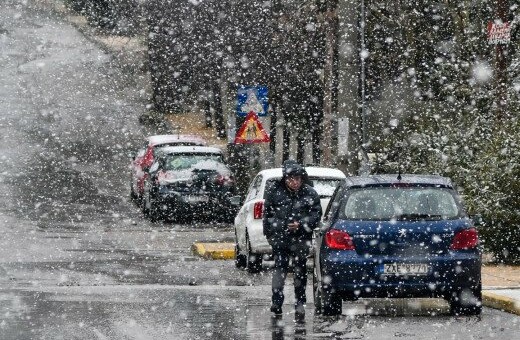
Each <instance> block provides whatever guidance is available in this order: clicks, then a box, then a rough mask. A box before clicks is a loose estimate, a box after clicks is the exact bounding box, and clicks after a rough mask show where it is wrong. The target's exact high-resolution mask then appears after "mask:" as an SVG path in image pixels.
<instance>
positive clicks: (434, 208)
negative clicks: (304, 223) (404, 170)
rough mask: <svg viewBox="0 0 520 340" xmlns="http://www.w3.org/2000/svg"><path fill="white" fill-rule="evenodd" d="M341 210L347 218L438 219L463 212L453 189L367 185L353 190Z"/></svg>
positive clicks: (346, 197)
mask: <svg viewBox="0 0 520 340" xmlns="http://www.w3.org/2000/svg"><path fill="white" fill-rule="evenodd" d="M340 214H341V215H342V216H341V217H340V218H342V219H347V220H417V219H427V220H436V219H451V218H456V217H458V216H459V215H460V214H461V212H460V210H459V205H458V204H457V199H456V196H455V193H454V192H453V190H450V189H446V188H438V187H406V188H404V187H367V188H361V189H352V190H349V191H348V193H347V195H346V196H345V197H344V198H343V201H342V205H341V209H340Z"/></svg>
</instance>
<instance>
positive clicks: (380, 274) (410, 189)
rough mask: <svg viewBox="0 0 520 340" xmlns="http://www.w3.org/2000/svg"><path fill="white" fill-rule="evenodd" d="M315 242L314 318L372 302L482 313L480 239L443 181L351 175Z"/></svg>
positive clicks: (339, 190)
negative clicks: (414, 301)
mask: <svg viewBox="0 0 520 340" xmlns="http://www.w3.org/2000/svg"><path fill="white" fill-rule="evenodd" d="M314 243H315V254H314V275H313V278H314V280H313V289H314V302H315V308H316V312H317V313H319V314H320V313H321V314H323V315H337V314H341V310H342V300H356V299H358V298H377V297H381V298H384V297H395V298H406V297H442V298H444V299H446V300H447V301H448V302H449V304H450V310H451V313H452V314H454V315H475V314H480V312H481V310H482V293H481V291H482V285H481V251H480V249H479V241H478V233H477V230H476V228H475V225H474V222H473V221H472V219H470V218H469V217H468V215H467V214H466V211H465V209H464V207H463V204H462V201H461V199H460V197H459V195H458V194H457V192H456V190H455V189H454V187H453V185H452V183H451V181H450V179H448V178H446V177H441V176H427V175H400V174H399V175H397V174H396V175H372V176H366V177H349V178H347V179H346V180H344V181H343V182H342V183H341V184H340V185H339V186H338V187H337V189H336V191H335V193H334V195H333V196H332V198H331V200H330V202H329V205H328V207H327V210H326V211H325V214H324V221H323V223H322V226H321V228H320V229H319V230H317V231H316V232H315V239H314Z"/></svg>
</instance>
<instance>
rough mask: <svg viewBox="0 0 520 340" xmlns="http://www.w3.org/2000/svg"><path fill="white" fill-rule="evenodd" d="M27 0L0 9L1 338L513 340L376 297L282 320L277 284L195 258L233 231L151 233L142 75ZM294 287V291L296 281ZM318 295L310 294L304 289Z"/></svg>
mask: <svg viewBox="0 0 520 340" xmlns="http://www.w3.org/2000/svg"><path fill="white" fill-rule="evenodd" d="M31 4H32V1H22V0H3V1H1V2H0V112H1V113H0V140H1V143H0V235H1V236H0V339H2V340H11V339H13V340H14V339H16V340H25V339H85V340H86V339H330V338H337V339H401V338H410V339H488V338H497V339H514V338H515V337H518V331H519V329H520V317H518V316H514V315H510V314H507V313H503V312H500V311H497V310H492V309H487V308H484V311H483V314H482V316H481V317H464V318H455V317H451V316H448V315H447V313H446V312H447V305H446V303H444V302H443V301H437V303H438V305H437V307H435V306H434V307H433V308H430V309H425V308H423V307H421V306H422V305H421V302H420V301H417V300H413V301H411V300H392V301H384V300H382V301H379V300H378V301H374V300H366V301H360V302H357V303H351V304H347V303H345V305H344V312H343V315H342V316H341V317H340V318H338V319H327V318H319V317H315V316H314V314H313V303H312V297H311V292H310V290H308V295H309V304H308V306H307V317H306V321H305V322H304V323H301V324H295V323H294V321H293V311H292V308H291V307H292V306H291V301H293V295H292V292H291V290H290V289H287V291H286V293H287V299H286V300H287V302H286V303H287V304H286V305H285V306H284V311H285V314H284V315H283V317H282V318H280V319H272V318H271V316H270V313H269V312H268V308H269V299H270V273H269V270H266V271H265V272H264V274H261V275H257V276H251V275H248V274H247V273H245V272H244V271H239V270H237V269H235V267H234V264H233V262H232V261H208V260H202V259H200V258H198V257H195V256H194V255H193V254H192V253H191V252H190V246H191V244H192V243H193V242H196V241H230V240H232V229H231V226H230V225H222V224H212V223H209V222H198V223H193V224H190V225H172V224H168V223H151V222H150V221H148V220H146V219H144V218H143V217H142V215H141V213H140V212H139V209H138V208H137V207H136V206H135V205H134V204H133V203H132V202H131V201H130V200H129V198H128V196H129V195H128V194H129V192H128V178H129V174H128V168H127V166H128V163H129V159H128V154H129V152H130V151H131V150H133V149H135V148H136V146H137V145H138V144H139V141H140V140H141V139H142V137H143V136H144V135H146V134H149V133H152V132H154V131H153V129H151V128H147V127H143V126H141V125H139V123H138V117H139V115H140V114H142V113H143V112H144V111H145V109H146V108H145V107H146V104H147V95H146V78H142V77H141V78H139V77H136V75H135V74H125V73H124V72H123V71H122V70H121V69H120V68H119V67H118V61H117V60H114V59H113V58H112V57H111V56H110V55H108V54H107V53H105V52H103V50H102V49H100V48H99V47H98V46H96V45H95V44H94V43H92V42H91V41H90V40H89V39H86V38H85V37H84V36H83V35H82V34H80V33H79V32H78V31H77V30H76V29H75V28H74V27H73V26H71V25H70V24H68V23H66V22H65V21H63V20H61V19H60V18H59V16H58V15H56V14H53V13H52V12H51V11H49V10H46V9H44V8H43V9H42V8H40V7H38V6H32V5H31ZM289 282H290V280H289ZM309 288H310V287H309Z"/></svg>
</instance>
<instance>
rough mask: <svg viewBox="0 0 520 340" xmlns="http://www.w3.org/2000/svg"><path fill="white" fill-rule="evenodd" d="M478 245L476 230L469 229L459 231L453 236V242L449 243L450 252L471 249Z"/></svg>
mask: <svg viewBox="0 0 520 340" xmlns="http://www.w3.org/2000/svg"><path fill="white" fill-rule="evenodd" d="M477 245H478V233H477V229H475V228H469V229H464V230H461V231H459V232H458V233H457V234H455V237H454V238H453V242H451V247H450V249H452V250H462V249H472V248H475V247H476V246H477Z"/></svg>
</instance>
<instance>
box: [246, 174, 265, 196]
mask: <svg viewBox="0 0 520 340" xmlns="http://www.w3.org/2000/svg"><path fill="white" fill-rule="evenodd" d="M261 184H262V176H261V175H258V176H256V177H255V179H253V181H252V182H251V186H250V187H249V192H248V194H247V197H246V202H248V201H250V200H252V199H255V198H256V197H257V195H258V192H259V190H260V185H261Z"/></svg>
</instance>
